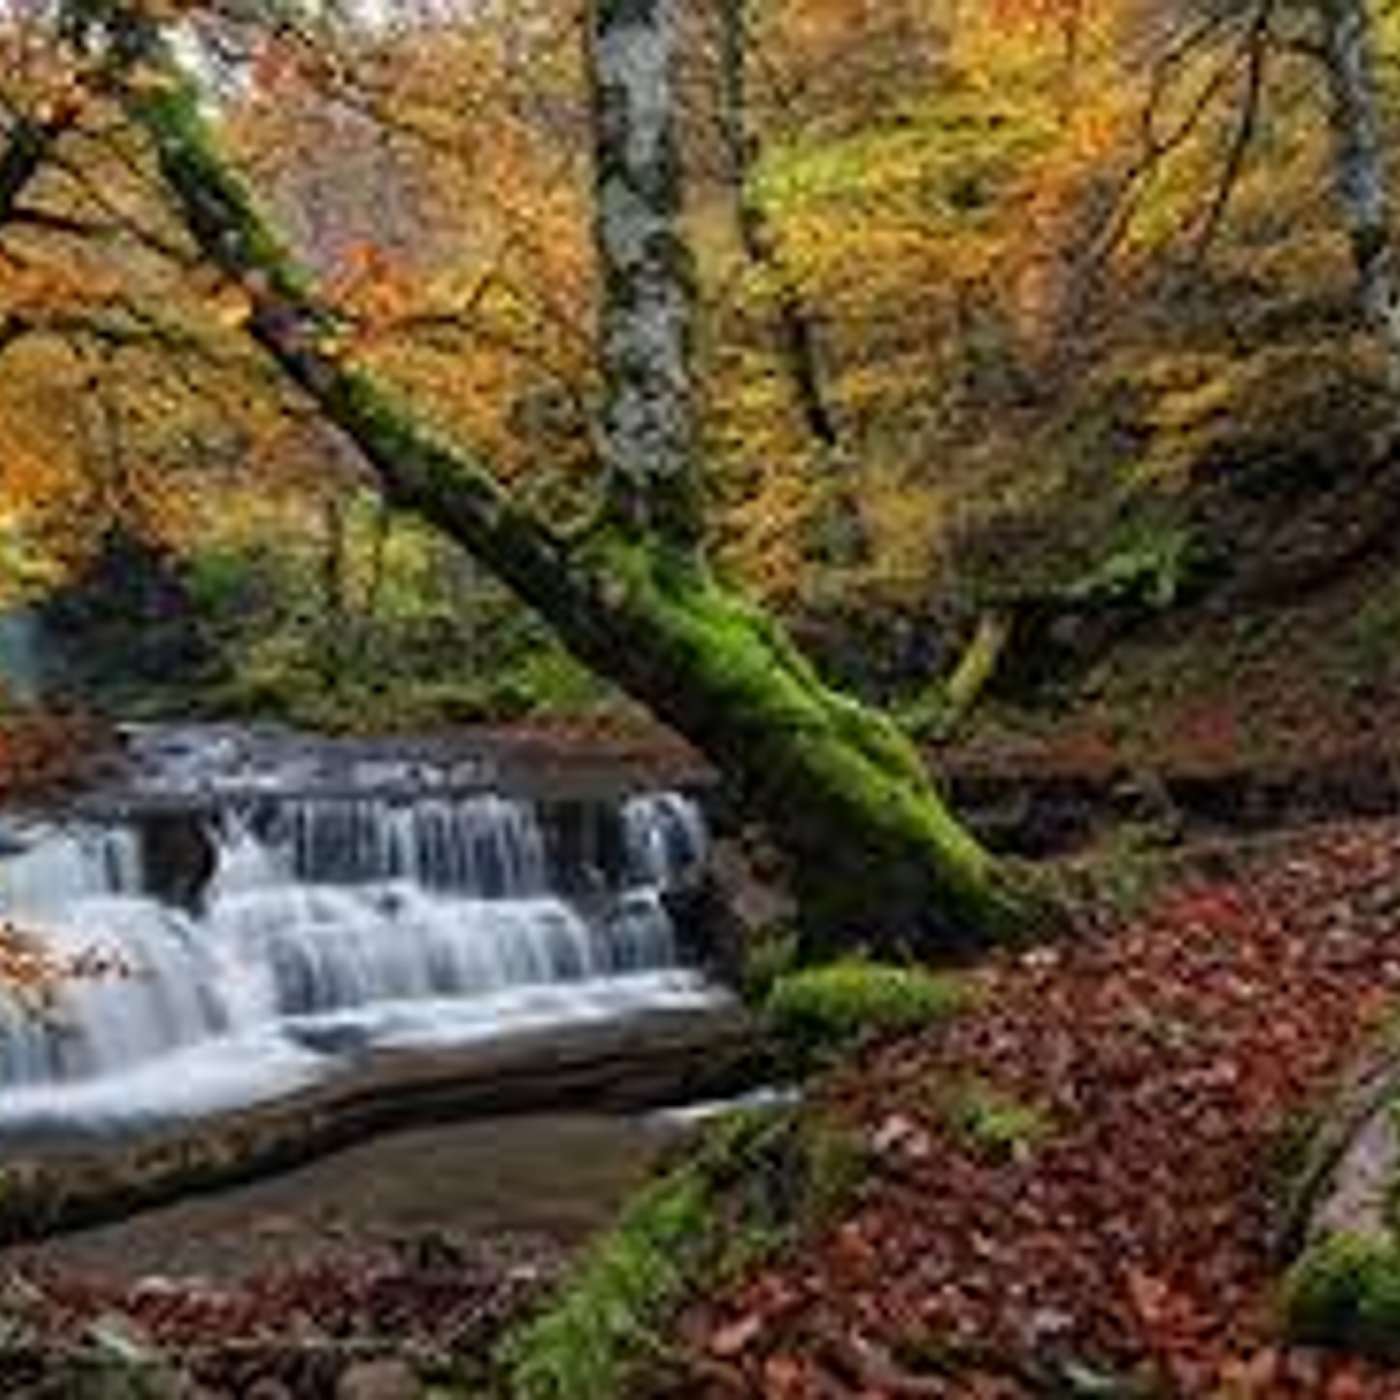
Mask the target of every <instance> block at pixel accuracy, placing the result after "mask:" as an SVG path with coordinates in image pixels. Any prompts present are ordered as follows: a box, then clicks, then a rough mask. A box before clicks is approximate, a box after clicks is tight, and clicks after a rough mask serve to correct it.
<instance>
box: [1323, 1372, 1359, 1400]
mask: <svg viewBox="0 0 1400 1400" xmlns="http://www.w3.org/2000/svg"><path fill="white" fill-rule="evenodd" d="M1365 1394H1366V1382H1365V1381H1364V1380H1363V1379H1362V1377H1361V1376H1360V1375H1359V1374H1358V1372H1357V1371H1356V1368H1355V1367H1353V1366H1350V1365H1347V1366H1343V1367H1342V1369H1341V1370H1340V1371H1337V1372H1335V1373H1334V1374H1333V1375H1332V1376H1331V1377H1330V1378H1329V1380H1328V1382H1327V1390H1326V1392H1325V1395H1326V1400H1363V1397H1364V1396H1365Z"/></svg>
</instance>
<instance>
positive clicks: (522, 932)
mask: <svg viewBox="0 0 1400 1400" xmlns="http://www.w3.org/2000/svg"><path fill="white" fill-rule="evenodd" d="M208 820H209V821H210V823H211V825H212V830H211V832H210V835H211V837H212V839H213V842H214V848H215V851H216V856H217V860H216V865H215V869H214V873H213V876H212V878H211V879H210V881H209V884H208V887H207V889H206V890H205V893H204V900H203V904H202V908H201V910H200V912H199V913H198V914H192V913H190V912H187V911H183V910H179V909H176V908H173V907H170V906H168V905H165V904H162V903H160V902H159V901H158V900H156V899H155V898H153V897H152V896H150V895H149V894H147V893H146V892H145V890H146V878H145V872H144V871H143V869H142V859H141V843H140V840H139V835H138V831H137V829H136V828H135V827H134V826H123V825H106V826H95V825H94V826H88V827H65V828H62V829H57V828H50V829H45V830H30V831H28V832H27V833H23V835H24V839H25V840H26V842H27V849H26V850H25V851H24V852H23V853H22V854H20V855H17V856H11V857H8V858H0V913H3V914H4V915H5V916H7V917H9V918H11V919H13V921H14V922H15V923H17V924H19V925H20V926H22V927H23V928H25V929H26V930H29V931H32V932H33V933H35V934H36V936H38V937H39V938H40V939H41V941H42V942H43V943H44V944H45V945H46V946H47V947H48V948H49V949H50V950H51V951H52V952H53V953H55V954H56V955H59V956H62V957H75V956H77V955H79V954H82V953H85V952H97V953H101V954H106V955H108V956H109V957H112V958H115V959H116V960H117V961H118V962H119V964H120V966H121V968H122V971H121V972H119V973H117V974H115V975H104V976H98V977H95V978H81V979H73V980H69V981H66V982H65V983H64V984H63V985H62V987H61V989H60V990H59V993H58V995H57V998H56V1000H55V1002H54V1005H53V1006H52V1008H51V1009H50V1010H49V1011H48V1012H47V1013H46V1014H45V1015H43V1016H42V1017H36V1016H35V1015H34V1014H33V1012H32V1010H27V1009H25V1008H22V1007H20V1006H18V1005H16V1004H13V1003H10V1002H7V1001H5V1000H4V999H3V998H0V1137H3V1136H4V1135H6V1134H7V1133H9V1134H13V1133H21V1132H23V1133H29V1132H47V1131H65V1132H71V1131H95V1130H103V1131H105V1130H120V1129H123V1128H130V1127H136V1126H143V1125H150V1124H154V1123H161V1122H166V1121H170V1120H172V1119H178V1118H183V1117H189V1116H195V1115H200V1114H207V1113H212V1112H218V1111H223V1110H226V1109H228V1108H231V1107H234V1106H237V1105H240V1104H246V1103H249V1102H253V1101H256V1100H259V1099H263V1098H267V1097H270V1096H275V1095H278V1094H283V1093H286V1092H289V1091H291V1090H293V1089H295V1088H298V1087H301V1086H303V1085H305V1084H307V1083H310V1082H313V1081H314V1080H316V1079H318V1078H321V1077H323V1076H325V1075H326V1074H329V1073H331V1072H333V1071H334V1070H335V1069H336V1068H337V1067H338V1066H340V1065H342V1064H344V1063H345V1062H346V1060H347V1059H348V1058H351V1057H353V1056H354V1055H355V1054H357V1053H361V1052H363V1051H365V1050H367V1049H370V1048H378V1047H414V1048H419V1047H424V1046H442V1045H452V1044H462V1043H469V1042H472V1041H476V1040H481V1039H484V1038H491V1037H497V1036H502V1035H508V1034H512V1033H516V1032H519V1031H522V1030H526V1029H537V1028H540V1027H545V1026H554V1025H564V1024H570V1023H577V1022H579V1021H591V1020H597V1019H600V1018H607V1017H615V1016H621V1015H626V1014H630V1013H633V1012H636V1011H640V1010H644V1009H648V1008H654V1007H670V1006H678V1005H695V1004H700V1003H704V1002H706V1001H708V1000H710V999H711V997H712V996H713V993H712V992H711V991H709V990H708V989H707V987H706V986H705V984H704V983H703V982H702V980H701V979H700V978H699V977H698V975H697V974H695V973H693V972H689V971H687V970H685V969H683V968H682V967H680V966H679V963H678V958H677V952H676V947H675V939H674V935H673V930H672V928H671V924H670V920H669V918H668V916H667V914H666V912H665V909H664V908H663V906H662V904H661V900H660V891H661V890H662V889H663V888H665V887H667V886H671V885H674V884H676V883H677V882H680V881H683V880H685V879H687V878H689V876H690V874H691V873H692V872H693V871H694V870H695V869H696V868H697V867H698V865H699V864H700V863H701V862H702V861H703V859H704V855H705V832H704V827H703V823H702V821H701V820H700V817H699V814H698V811H697V810H696V809H695V807H694V806H693V804H691V803H690V802H689V801H688V800H687V799H685V798H682V797H679V796H677V795H674V794H651V795H647V796H642V797H635V798H632V799H630V800H628V801H627V802H625V803H624V804H623V806H622V808H621V810H620V812H619V813H618V814H617V822H618V824H619V827H620V831H621V836H622V842H623V846H624V848H625V864H626V872H625V875H624V878H623V881H622V883H623V885H624V888H623V889H622V890H621V891H620V892H618V893H616V894H615V895H614V897H612V898H611V899H609V900H607V901H601V902H599V909H600V910H601V911H602V912H598V913H595V914H594V915H593V916H592V917H588V918H586V917H585V916H584V915H583V914H582V913H581V912H580V911H579V910H578V909H577V908H575V907H574V906H573V905H571V904H570V903H568V902H566V901H565V900H563V899H562V898H560V897H558V896H556V895H554V894H552V893H550V886H551V879H552V872H551V870H550V856H549V851H548V849H547V841H546V835H545V832H544V831H543V830H542V828H541V825H540V822H539V820H538V814H537V812H536V810H535V809H534V807H533V806H531V805H530V804H528V803H523V802H515V801H511V800H508V799H505V798H502V797H499V796H494V795H489V794H477V795H473V796H470V797H465V798H453V797H437V796H431V797H423V798H419V799H417V800H408V799H405V798H403V797H401V796H400V797H397V798H394V799H383V798H376V797H373V796H371V795H368V794H366V795H365V796H363V797H360V796H350V797H345V796H341V797H329V796H326V797H320V796H311V797H301V798H296V799H291V798H288V799H285V800H274V801H272V802H270V803H265V804H264V806H263V811H262V812H261V814H260V815H259V816H258V817H257V819H256V820H255V819H254V818H253V816H251V815H250V814H249V812H248V810H247V809H244V810H239V809H238V808H236V807H227V808H225V809H224V810H222V812H220V813H219V815H217V816H215V817H211V818H209V819H208Z"/></svg>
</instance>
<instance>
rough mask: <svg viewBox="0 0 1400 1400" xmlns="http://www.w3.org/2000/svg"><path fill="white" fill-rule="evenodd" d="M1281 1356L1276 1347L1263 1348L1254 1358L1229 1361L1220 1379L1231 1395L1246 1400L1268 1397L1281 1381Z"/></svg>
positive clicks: (1222, 1369) (1222, 1370)
mask: <svg viewBox="0 0 1400 1400" xmlns="http://www.w3.org/2000/svg"><path fill="white" fill-rule="evenodd" d="M1279 1361H1280V1358H1279V1354H1278V1351H1277V1350H1276V1349H1275V1348H1274V1347H1261V1348H1260V1349H1259V1350H1258V1351H1256V1352H1255V1353H1254V1355H1253V1356H1251V1357H1248V1358H1247V1359H1242V1360H1238V1361H1228V1362H1226V1363H1225V1365H1224V1366H1223V1367H1222V1368H1221V1372H1220V1379H1221V1380H1222V1381H1223V1382H1224V1383H1225V1385H1226V1386H1227V1387H1228V1388H1229V1393H1230V1394H1231V1395H1234V1396H1238V1397H1240V1400H1246V1398H1247V1397H1253V1396H1256V1395H1257V1396H1267V1395H1268V1394H1269V1392H1270V1388H1271V1387H1272V1386H1274V1385H1275V1384H1276V1383H1277V1382H1278V1380H1279V1379H1280V1374H1279V1370H1280V1367H1279Z"/></svg>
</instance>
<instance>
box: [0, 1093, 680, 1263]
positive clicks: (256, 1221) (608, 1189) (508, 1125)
mask: <svg viewBox="0 0 1400 1400" xmlns="http://www.w3.org/2000/svg"><path fill="white" fill-rule="evenodd" d="M678 1131H681V1130H679V1129H677V1128H676V1127H674V1126H672V1125H671V1124H669V1123H668V1122H667V1121H666V1120H665V1119H662V1118H659V1117H655V1116H651V1115H647V1116H635V1115H633V1116H606V1115H601V1114H539V1115H534V1114H528V1115H520V1116H517V1117H513V1118H493V1119H487V1120H484V1121H479V1122H470V1123H453V1124H445V1125H441V1126H436V1127H428V1128H413V1129H408V1130H405V1131H404V1132H400V1133H393V1134H390V1135H388V1136H386V1137H380V1138H375V1139H374V1140H372V1141H370V1142H363V1143H359V1144H358V1145H356V1146H354V1147H350V1148H347V1149H345V1150H344V1151H342V1152H339V1153H336V1154H334V1155H332V1156H329V1157H323V1158H321V1159H319V1160H317V1161H314V1162H308V1163H306V1164H305V1165H303V1166H300V1167H296V1168H294V1169H293V1170H291V1171H288V1172H283V1173H281V1174H280V1175H277V1176H272V1177H267V1178H265V1179H263V1180H261V1181H255V1182H250V1183H248V1184H246V1185H243V1186H234V1187H230V1188H228V1189H227V1190H224V1191H219V1192H215V1193H212V1194H205V1195H200V1196H193V1197H189V1198H187V1199H184V1200H180V1201H176V1202H175V1203H173V1204H171V1205H167V1206H162V1207H159V1208H157V1209H153V1210H148V1211H145V1212H143V1213H142V1214H140V1215H139V1216H137V1217H134V1218H133V1219H130V1220H124V1221H119V1222H116V1223H113V1224H109V1225H101V1226H97V1227H95V1228H92V1229H88V1230H80V1231H77V1232H75V1233H72V1234H67V1235H63V1236H60V1237H58V1238H55V1239H52V1240H48V1241H44V1242H43V1243H40V1244H35V1245H22V1246H18V1247H16V1248H14V1249H12V1250H10V1251H8V1253H7V1259H8V1262H10V1263H14V1264H20V1265H29V1264H40V1265H42V1266H44V1267H45V1268H52V1269H58V1270H61V1271H64V1272H68V1273H77V1274H84V1275H88V1274H91V1275H95V1276H99V1277H102V1278H106V1279H114V1280H121V1281H125V1282H137V1281H140V1280H143V1279H151V1278H156V1279H159V1278H169V1279H182V1278H183V1279H188V1278H199V1279H203V1280H208V1281H209V1282H210V1283H211V1284H214V1285H216V1286H217V1285H220V1284H225V1283H233V1282H236V1281H238V1280H240V1279H242V1278H244V1277H246V1276H247V1275H249V1274H256V1273H260V1272H263V1271H267V1270H279V1269H285V1268H291V1267H307V1266H312V1265H316V1264H318V1263H326V1264H330V1265H332V1266H333V1265H334V1264H336V1263H337V1261H339V1260H340V1259H341V1258H342V1257H343V1256H345V1255H346V1254H350V1255H353V1256H355V1257H359V1256H362V1255H363V1254H364V1253H365V1252H366V1251H374V1250H377V1249H385V1250H389V1249H393V1248H396V1247H400V1246H402V1244H403V1242H404V1241H413V1240H418V1239H426V1240H429V1241H431V1240H432V1239H435V1238H438V1237H446V1238H449V1239H453V1240H458V1239H468V1240H491V1239H503V1238H504V1239H505V1240H511V1241H516V1242H518V1247H519V1249H520V1252H521V1255H522V1257H524V1258H526V1259H533V1258H535V1257H537V1255H538V1254H539V1253H540V1252H541V1251H543V1252H544V1253H546V1254H547V1255H552V1254H554V1253H555V1252H557V1251H559V1250H566V1251H567V1250H572V1249H573V1248H575V1247H576V1246H578V1245H581V1244H582V1243H583V1242H584V1241H585V1240H587V1239H588V1238H589V1237H591V1236H592V1235H593V1234H594V1233H595V1232H596V1231H597V1230H599V1229H601V1228H603V1227H604V1226H605V1225H606V1224H607V1223H608V1222H609V1221H610V1220H611V1219H612V1218H613V1216H614V1214H615V1212H616V1211H617V1209H618V1208H619V1207H620V1206H621V1204H622V1202H623V1201H624V1200H625V1199H626V1197H627V1196H628V1194H629V1193H630V1192H631V1191H632V1190H633V1188H635V1187H636V1186H638V1185H640V1184H641V1182H642V1180H643V1179H644V1178H645V1176H646V1173H647V1171H648V1170H649V1168H650V1167H651V1165H652V1164H653V1162H654V1161H655V1159H656V1156H657V1154H658V1152H660V1151H661V1150H662V1149H663V1148H664V1147H665V1146H667V1145H668V1144H669V1143H670V1142H672V1141H673V1140H674V1138H675V1136H676V1134H677V1132H678ZM506 1252H507V1253H508V1254H510V1255H512V1256H513V1255H514V1253H515V1250H514V1248H511V1249H510V1250H507V1251H506Z"/></svg>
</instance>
